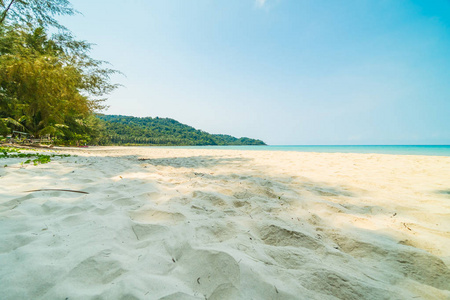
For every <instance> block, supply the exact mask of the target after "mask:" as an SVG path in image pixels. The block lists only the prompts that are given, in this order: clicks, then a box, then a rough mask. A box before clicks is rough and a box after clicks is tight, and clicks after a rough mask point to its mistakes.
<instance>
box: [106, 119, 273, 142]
mask: <svg viewBox="0 0 450 300" xmlns="http://www.w3.org/2000/svg"><path fill="white" fill-rule="evenodd" d="M97 117H98V118H99V119H100V120H101V122H102V123H101V127H102V131H101V137H100V139H99V143H100V144H102V145H110V144H116V145H123V144H137V145H169V146H170V145H173V146H181V145H184V146H205V145H265V143H264V142H263V141H261V140H256V139H250V138H246V137H243V138H235V137H233V136H230V135H224V134H210V133H207V132H205V131H202V130H198V129H195V128H193V127H191V126H188V125H185V124H182V123H180V122H178V121H176V120H173V119H169V118H158V117H156V118H151V117H146V118H137V117H130V116H121V115H98V116H97Z"/></svg>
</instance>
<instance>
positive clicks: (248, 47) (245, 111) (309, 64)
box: [62, 0, 450, 145]
mask: <svg viewBox="0 0 450 300" xmlns="http://www.w3.org/2000/svg"><path fill="white" fill-rule="evenodd" d="M71 2H72V4H73V5H74V7H75V8H76V9H78V10H79V11H81V12H82V13H83V15H79V16H73V17H65V18H63V19H62V23H63V24H64V25H66V26H67V27H68V28H69V29H71V30H72V31H73V33H74V34H75V35H76V36H77V37H78V38H79V39H84V40H88V41H89V42H92V43H95V44H97V45H96V46H95V48H94V50H93V52H92V56H93V57H95V58H98V59H104V60H107V61H109V62H110V63H111V64H112V65H113V67H114V68H116V69H119V70H120V71H122V72H123V73H125V75H126V77H120V76H119V77H115V78H114V80H115V81H116V82H119V83H121V84H123V85H124V86H125V87H123V88H120V89H119V90H117V91H115V92H114V93H113V94H111V95H110V97H109V100H108V104H109V105H110V109H109V110H108V111H107V112H106V113H109V114H123V115H133V116H140V117H144V116H152V117H155V116H159V117H170V118H174V119H176V120H178V121H180V122H182V123H186V124H189V125H191V126H194V127H196V128H199V129H202V130H205V131H208V132H211V133H226V134H231V135H234V136H238V137H241V136H248V137H254V138H260V139H262V140H264V141H266V142H267V143H269V144H275V145H276V144H278V145H288V144H291V145H292V144H294V145H296V144H305V145H311V144H312V145H314V144H316V145H317V144H450V117H449V116H450V1H448V0H440V1H439V0H428V1H425V0H423V1H406V0H404V1H399V0H346V1H337V0H336V1H331V0H330V1H326V0H265V1H263V0H226V1H225V0H195V1H188V0H159V1H155V0H146V1H144V0H133V1H118V0H109V1H106V0H96V1H92V0H72V1H71Z"/></svg>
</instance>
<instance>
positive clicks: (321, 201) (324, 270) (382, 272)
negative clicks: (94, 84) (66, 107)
mask: <svg viewBox="0 0 450 300" xmlns="http://www.w3.org/2000/svg"><path fill="white" fill-rule="evenodd" d="M62 152H63V153H69V154H72V156H71V157H66V158H54V159H53V160H52V162H50V163H48V164H44V165H38V166H33V165H28V166H24V167H21V166H20V161H21V160H20V159H11V158H9V159H3V160H2V161H1V164H2V165H1V168H0V266H1V267H0V299H70V300H72V299H210V300H213V299H450V268H449V267H450V181H449V180H450V157H438V156H408V155H382V154H331V153H328V154H327V153H301V152H271V151H237V150H193V149H165V148H138V147H128V148H127V147H98V148H96V147H93V148H87V149H72V150H71V149H64V150H62ZM74 155H77V156H74ZM4 164H7V165H8V166H7V167H3V165H4ZM42 189H46V190H44V191H34V192H29V191H32V190H42ZM52 189H63V190H72V191H82V192H85V193H76V192H70V191H55V190H52Z"/></svg>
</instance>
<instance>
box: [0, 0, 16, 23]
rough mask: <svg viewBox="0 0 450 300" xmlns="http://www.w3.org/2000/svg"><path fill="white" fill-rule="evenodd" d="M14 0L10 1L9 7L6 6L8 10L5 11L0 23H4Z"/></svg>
mask: <svg viewBox="0 0 450 300" xmlns="http://www.w3.org/2000/svg"><path fill="white" fill-rule="evenodd" d="M14 1H16V0H11V2H10V3H9V5H8V7H7V8H6V10H5V11H4V12H3V16H2V19H1V20H0V24H3V21H4V20H5V18H6V14H7V13H8V10H9V9H10V8H11V5H13V3H14Z"/></svg>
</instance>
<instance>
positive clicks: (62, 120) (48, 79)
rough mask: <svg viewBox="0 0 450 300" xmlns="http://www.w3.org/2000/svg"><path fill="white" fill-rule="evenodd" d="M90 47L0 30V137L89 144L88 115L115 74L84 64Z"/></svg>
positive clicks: (67, 38)
mask: <svg viewBox="0 0 450 300" xmlns="http://www.w3.org/2000/svg"><path fill="white" fill-rule="evenodd" d="M90 47H91V45H90V44H88V43H86V42H83V41H76V40H74V39H73V37H72V36H71V35H70V34H67V33H64V34H58V35H55V36H53V37H52V38H50V37H48V35H47V34H46V32H45V30H44V29H43V28H42V27H23V26H19V25H16V26H13V27H0V131H1V133H2V134H5V132H6V133H7V131H10V130H17V129H20V130H23V131H26V132H28V133H30V134H31V135H33V136H34V137H35V138H38V137H40V136H42V135H47V134H50V135H51V136H54V137H60V139H61V141H62V142H66V143H70V141H72V140H74V139H76V140H79V139H82V140H85V141H86V142H90V141H91V138H90V136H91V135H92V134H93V132H94V131H95V130H96V129H95V125H97V124H96V123H95V121H90V120H92V119H93V116H92V114H93V112H94V111H98V110H101V109H103V108H104V106H103V105H102V102H103V101H104V100H105V99H102V98H101V97H102V96H103V95H104V94H107V93H109V92H111V91H112V90H114V89H115V88H117V85H115V84H111V83H110V82H109V80H110V75H111V74H113V73H115V72H116V71H115V70H111V69H108V68H103V64H104V62H102V61H98V60H94V59H92V58H90V57H89V55H88V53H89V50H90ZM8 128H9V130H8Z"/></svg>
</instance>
